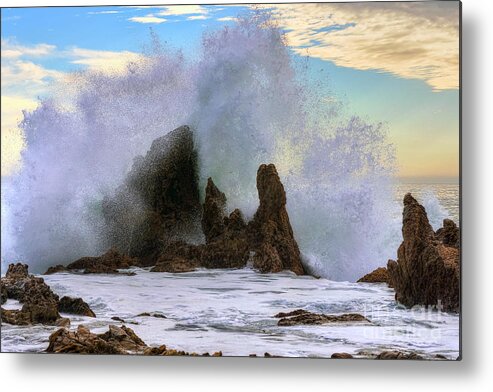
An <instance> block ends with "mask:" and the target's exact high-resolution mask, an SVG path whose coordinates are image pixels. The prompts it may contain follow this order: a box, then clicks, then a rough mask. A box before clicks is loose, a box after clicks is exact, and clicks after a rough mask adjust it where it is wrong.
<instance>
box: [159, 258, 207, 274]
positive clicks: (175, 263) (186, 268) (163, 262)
mask: <svg viewBox="0 0 493 392" xmlns="http://www.w3.org/2000/svg"><path fill="white" fill-rule="evenodd" d="M197 267H198V263H197V262H196V261H195V260H193V259H192V260H190V259H185V258H183V257H179V256H172V257H169V258H168V257H165V256H164V257H163V256H161V257H160V258H159V259H158V261H157V263H156V265H155V266H154V267H153V268H152V269H151V272H172V273H182V272H191V271H194V270H195V269H196V268H197Z"/></svg>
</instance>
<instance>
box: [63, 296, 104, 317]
mask: <svg viewBox="0 0 493 392" xmlns="http://www.w3.org/2000/svg"><path fill="white" fill-rule="evenodd" d="M58 311H59V312H61V313H70V314H79V315H81V316H87V317H96V315H95V314H94V312H93V311H92V309H91V308H90V307H89V305H88V304H87V303H86V302H84V301H83V300H82V298H71V297H66V296H65V297H62V298H61V299H60V302H59V303H58Z"/></svg>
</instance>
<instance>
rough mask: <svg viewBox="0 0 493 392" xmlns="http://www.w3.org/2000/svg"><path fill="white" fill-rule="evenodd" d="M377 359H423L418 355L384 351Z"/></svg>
mask: <svg viewBox="0 0 493 392" xmlns="http://www.w3.org/2000/svg"><path fill="white" fill-rule="evenodd" d="M375 359H414V360H416V359H423V357H422V356H421V355H418V354H416V353H404V352H402V351H382V352H381V353H380V354H378V355H377V356H376V357H375Z"/></svg>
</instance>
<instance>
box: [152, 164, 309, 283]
mask: <svg viewBox="0 0 493 392" xmlns="http://www.w3.org/2000/svg"><path fill="white" fill-rule="evenodd" d="M257 187H258V192H259V201H260V204H259V208H258V210H257V213H256V214H255V217H254V219H253V220H252V221H251V222H249V223H248V224H247V223H245V219H244V218H243V214H242V213H241V211H240V210H238V209H236V210H234V211H233V212H232V213H231V214H230V215H229V216H226V215H225V211H226V202H227V200H226V196H225V195H224V193H222V192H221V191H220V190H219V189H218V188H217V187H216V185H215V184H214V181H213V180H212V179H211V178H209V180H208V181H207V187H206V194H205V202H204V206H203V217H202V228H203V231H204V235H205V238H206V244H203V245H190V244H186V243H183V242H175V243H172V244H169V245H168V246H167V247H166V248H165V249H164V251H163V253H162V256H161V257H160V259H161V260H162V262H160V265H159V266H156V268H155V269H153V270H154V271H166V272H173V270H176V271H180V270H183V271H188V270H189V269H190V268H193V266H194V265H196V266H202V267H205V268H241V267H244V266H245V265H246V264H247V262H248V260H249V258H250V254H251V253H252V254H254V257H253V266H254V267H255V268H257V269H258V270H259V271H260V272H263V273H267V272H280V271H282V270H291V271H293V272H295V273H296V274H299V275H301V274H303V273H304V270H303V266H302V264H301V257H300V251H299V249H298V245H297V243H296V240H295V239H294V235H293V230H292V228H291V224H290V222H289V217H288V213H287V211H286V193H285V191H284V187H283V185H282V183H281V180H280V179H279V176H278V174H277V171H276V168H275V166H274V165H272V164H271V165H261V166H260V168H259V170H258V173H257ZM185 260H188V263H185Z"/></svg>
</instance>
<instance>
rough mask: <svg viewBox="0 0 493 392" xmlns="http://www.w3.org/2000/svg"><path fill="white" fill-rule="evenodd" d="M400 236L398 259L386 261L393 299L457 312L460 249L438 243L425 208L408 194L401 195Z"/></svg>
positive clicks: (410, 304)
mask: <svg viewBox="0 0 493 392" xmlns="http://www.w3.org/2000/svg"><path fill="white" fill-rule="evenodd" d="M454 226H455V224H454ZM402 236H403V242H402V244H401V245H400V246H399V249H398V251H397V256H398V259H397V261H393V260H389V262H388V264H387V269H388V273H389V276H390V280H391V282H392V285H393V287H394V289H395V298H396V300H397V301H399V302H400V303H402V304H404V305H406V306H409V307H411V306H414V305H426V306H440V307H442V308H443V310H446V311H458V310H459V293H460V266H459V254H460V253H459V249H458V248H457V247H455V246H448V245H446V244H445V243H443V242H441V238H440V235H436V234H435V233H434V231H433V229H432V227H431V225H430V223H429V222H428V217H427V215H426V211H425V209H424V208H423V206H421V205H420V204H419V203H418V202H417V201H416V200H415V199H414V198H413V197H412V196H411V195H410V194H407V195H406V196H405V197H404V212H403V226H402ZM448 242H449V241H448V240H447V243H448ZM454 242H456V241H454Z"/></svg>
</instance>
